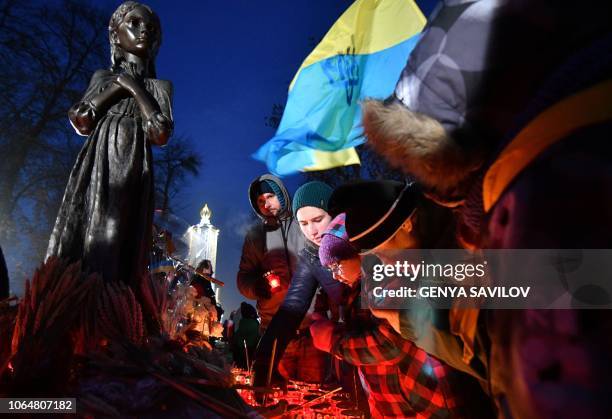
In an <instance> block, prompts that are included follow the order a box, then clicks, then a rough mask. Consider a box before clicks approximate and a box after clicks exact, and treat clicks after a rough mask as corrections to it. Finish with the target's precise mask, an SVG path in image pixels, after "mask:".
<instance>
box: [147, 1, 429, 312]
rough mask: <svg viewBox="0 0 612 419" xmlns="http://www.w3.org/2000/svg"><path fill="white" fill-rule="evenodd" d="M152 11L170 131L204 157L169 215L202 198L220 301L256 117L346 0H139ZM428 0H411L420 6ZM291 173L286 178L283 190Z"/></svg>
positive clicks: (228, 290) (194, 208) (278, 98)
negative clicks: (170, 109)
mask: <svg viewBox="0 0 612 419" xmlns="http://www.w3.org/2000/svg"><path fill="white" fill-rule="evenodd" d="M147 4H149V5H150V6H151V7H152V8H153V9H154V10H155V11H156V12H157V13H158V14H159V16H160V19H161V21H162V29H163V37H164V38H163V44H162V47H161V50H160V53H159V56H158V59H157V72H158V77H160V78H165V79H169V80H172V82H173V84H174V88H175V91H174V117H175V124H176V133H178V134H185V135H188V136H190V137H191V138H192V140H193V142H194V144H195V145H196V147H197V149H198V150H199V152H200V154H201V155H202V157H203V160H204V166H203V168H202V171H201V174H200V176H199V177H198V178H196V179H193V178H192V179H191V180H190V181H189V184H188V185H187V186H186V188H185V193H183V195H182V196H183V199H182V200H181V202H179V203H176V204H177V205H176V206H178V207H181V209H180V210H179V211H178V216H179V217H181V218H183V219H185V220H186V221H187V222H188V223H190V224H193V223H195V222H197V221H198V220H199V210H200V208H201V207H202V205H203V204H204V202H207V203H208V205H209V206H210V208H211V209H212V211H213V218H212V222H213V224H215V225H216V226H217V227H219V228H220V229H221V233H220V236H219V243H218V254H217V272H216V276H217V277H218V278H219V279H221V280H223V281H225V282H226V286H225V288H224V289H223V290H222V293H221V300H222V302H223V305H224V307H225V309H226V311H228V312H229V311H231V310H233V309H234V308H236V307H237V306H238V305H239V304H240V301H242V300H243V297H242V296H241V295H240V294H239V293H238V291H237V289H236V286H235V276H236V271H237V269H238V262H239V259H240V251H241V247H242V240H243V235H244V231H245V228H246V226H247V225H248V222H250V220H251V209H250V207H249V204H248V200H247V194H246V190H247V187H248V184H249V183H250V182H251V180H252V179H254V178H255V177H257V176H258V175H260V174H261V173H264V172H265V170H266V168H265V166H264V165H263V164H261V163H259V162H256V161H255V160H253V159H251V158H250V154H251V153H252V152H254V151H255V150H256V149H257V147H258V146H259V145H261V144H262V143H263V142H265V141H267V140H268V139H269V138H270V137H271V136H273V134H274V130H273V129H272V128H270V127H268V126H266V125H265V120H264V118H265V117H266V116H267V115H269V114H270V111H271V108H272V105H273V104H274V103H283V104H284V103H285V101H286V98H287V88H288V85H289V82H290V81H291V79H292V78H293V76H294V74H295V72H296V71H297V69H298V68H299V66H300V64H301V62H302V61H303V60H304V58H306V56H307V55H308V54H309V53H310V51H311V50H312V49H313V47H314V42H315V41H314V40H316V41H317V42H318V40H320V39H321V38H322V37H323V35H324V34H325V33H326V32H327V30H328V29H329V28H330V27H331V25H332V24H333V23H334V22H335V20H336V19H337V18H338V17H339V16H340V15H341V14H342V13H343V12H344V10H346V9H347V8H348V7H349V5H350V4H351V2H350V1H346V0H299V1H281V0H276V1H256V2H255V1H247V0H243V1H222V2H219V1H197V2H196V1H189V2H188V1H167V0H158V1H149V2H147ZM434 4H435V1H432V0H429V1H426V2H419V5H420V6H421V7H422V9H423V12H424V13H425V14H426V15H428V14H429V12H430V11H431V9H432V8H433V5H434ZM300 181H301V177H300V176H293V177H291V178H288V179H287V184H288V187H289V190H290V192H293V191H294V190H295V189H296V187H297V186H298V184H299V182H300Z"/></svg>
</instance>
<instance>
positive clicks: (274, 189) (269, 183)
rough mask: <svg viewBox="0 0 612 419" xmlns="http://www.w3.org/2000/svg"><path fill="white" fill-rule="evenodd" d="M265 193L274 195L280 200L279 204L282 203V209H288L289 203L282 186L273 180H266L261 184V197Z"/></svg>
mask: <svg viewBox="0 0 612 419" xmlns="http://www.w3.org/2000/svg"><path fill="white" fill-rule="evenodd" d="M264 193H273V194H274V195H276V197H277V198H278V202H280V205H281V209H283V210H284V209H286V208H287V202H285V194H283V191H282V190H281V188H280V186H278V185H277V184H276V182H274V181H273V180H272V179H264V180H262V181H261V182H259V195H261V194H264Z"/></svg>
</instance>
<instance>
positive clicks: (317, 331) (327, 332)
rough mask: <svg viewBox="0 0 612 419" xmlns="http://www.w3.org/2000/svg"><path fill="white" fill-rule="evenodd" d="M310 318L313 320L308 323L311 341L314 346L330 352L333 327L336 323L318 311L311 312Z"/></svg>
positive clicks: (332, 341)
mask: <svg viewBox="0 0 612 419" xmlns="http://www.w3.org/2000/svg"><path fill="white" fill-rule="evenodd" d="M311 318H312V319H313V320H315V321H314V322H313V323H312V324H311V325H310V334H311V335H312V343H313V344H314V346H315V348H317V349H319V350H321V351H325V352H331V350H332V346H333V343H334V329H335V327H336V324H335V323H334V322H332V321H331V320H328V319H326V318H324V317H323V316H321V315H320V314H318V313H313V314H312V317H311Z"/></svg>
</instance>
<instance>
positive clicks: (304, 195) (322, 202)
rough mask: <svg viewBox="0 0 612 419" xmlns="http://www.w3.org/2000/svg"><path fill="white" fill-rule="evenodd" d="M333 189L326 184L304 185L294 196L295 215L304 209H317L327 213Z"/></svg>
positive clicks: (317, 182)
mask: <svg viewBox="0 0 612 419" xmlns="http://www.w3.org/2000/svg"><path fill="white" fill-rule="evenodd" d="M332 192H333V189H332V188H331V187H330V186H329V185H328V184H326V183H323V182H319V181H313V182H308V183H305V184H303V185H302V186H300V187H299V188H298V190H297V191H295V194H294V195H293V214H294V215H296V214H297V212H298V210H299V209H300V208H303V207H316V208H321V209H322V210H325V211H327V207H328V203H329V197H330V196H331V194H332Z"/></svg>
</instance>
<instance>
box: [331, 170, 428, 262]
mask: <svg viewBox="0 0 612 419" xmlns="http://www.w3.org/2000/svg"><path fill="white" fill-rule="evenodd" d="M420 195H421V193H420V190H419V188H418V187H417V185H416V183H404V182H398V181H394V180H359V181H354V182H350V183H347V184H344V185H342V186H340V187H338V188H336V190H335V191H334V193H333V195H332V197H331V198H330V201H329V213H330V214H331V215H332V216H335V215H337V214H339V213H341V212H345V213H346V222H345V224H346V232H347V234H348V236H349V239H350V242H351V244H352V245H353V246H354V247H355V248H356V249H357V250H358V251H360V252H362V251H365V250H370V249H374V248H375V247H377V246H379V245H380V244H382V243H384V242H385V241H386V240H387V239H389V238H390V237H392V236H393V235H394V234H395V232H397V230H398V229H399V228H400V227H401V226H402V224H403V223H404V221H405V220H406V218H408V217H409V216H410V215H411V214H412V213H413V212H414V211H415V209H416V206H417V203H418V200H419V197H420Z"/></svg>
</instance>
